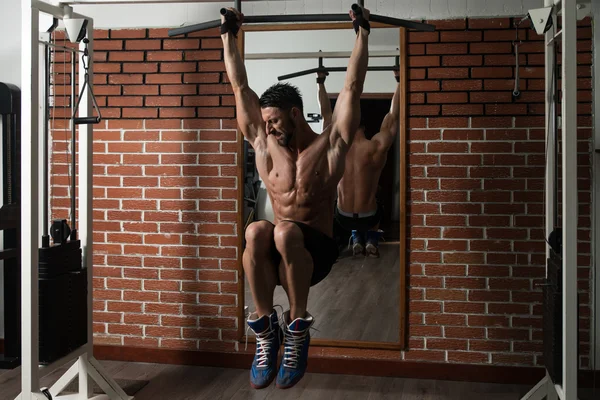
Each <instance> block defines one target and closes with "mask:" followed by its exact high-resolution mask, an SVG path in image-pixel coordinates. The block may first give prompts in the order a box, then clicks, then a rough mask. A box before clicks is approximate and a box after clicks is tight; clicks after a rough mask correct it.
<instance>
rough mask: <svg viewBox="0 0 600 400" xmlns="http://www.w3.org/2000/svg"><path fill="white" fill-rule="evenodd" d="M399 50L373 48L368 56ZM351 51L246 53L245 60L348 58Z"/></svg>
mask: <svg viewBox="0 0 600 400" xmlns="http://www.w3.org/2000/svg"><path fill="white" fill-rule="evenodd" d="M399 51H400V50H399V49H396V50H373V51H369V58H373V57H398V52H399ZM351 55H352V52H351V51H313V52H304V53H247V54H246V55H245V56H244V59H245V60H288V59H301V58H349V57H350V56H351Z"/></svg>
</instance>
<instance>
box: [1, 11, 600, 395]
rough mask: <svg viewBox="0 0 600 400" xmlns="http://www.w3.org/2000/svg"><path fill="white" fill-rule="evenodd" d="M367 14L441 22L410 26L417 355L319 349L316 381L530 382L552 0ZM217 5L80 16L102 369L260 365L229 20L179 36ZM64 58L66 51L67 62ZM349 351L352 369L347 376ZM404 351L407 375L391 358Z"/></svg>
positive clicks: (585, 74)
mask: <svg viewBox="0 0 600 400" xmlns="http://www.w3.org/2000/svg"><path fill="white" fill-rule="evenodd" d="M351 3H352V2H348V1H335V2H329V1H310V0H304V1H281V2H276V1H264V2H248V3H244V7H245V9H244V10H243V11H244V13H247V14H249V15H253V14H261V15H262V14H295V13H328V12H336V13H339V12H345V10H347V9H348V8H349V5H350V4H351ZM369 3H370V2H369V1H367V2H366V7H367V8H370V9H371V12H372V13H377V14H382V15H390V16H395V17H398V18H406V19H415V20H422V21H425V22H430V23H432V24H434V25H435V26H436V31H435V32H414V31H408V33H407V44H408V46H407V54H408V57H407V59H408V68H409V69H408V74H409V75H408V87H407V92H408V94H407V99H408V102H409V105H408V116H409V118H408V121H407V124H408V125H407V127H408V129H407V137H406V140H407V154H408V158H407V213H408V214H407V229H408V231H407V236H408V238H409V240H408V242H407V257H408V259H407V260H408V264H407V265H408V268H407V274H408V278H407V279H408V281H407V284H408V286H407V293H408V299H407V311H408V313H407V323H406V329H407V331H406V337H407V343H406V344H407V345H406V349H405V350H403V351H399V350H386V349H373V348H361V346H354V347H352V346H345V347H315V348H312V349H311V356H314V357H315V358H314V360H313V361H312V368H313V370H312V371H313V372H332V371H336V370H337V371H336V372H341V373H344V372H347V373H358V374H363V375H370V374H375V375H377V374H381V375H387V376H389V375H398V376H409V377H411V378H434V379H443V378H446V379H451V380H462V381H473V382H498V383H518V384H527V385H529V384H534V383H536V382H537V381H538V380H539V379H540V378H541V377H542V376H543V369H541V368H536V367H540V366H542V365H543V361H544V360H543V359H542V319H541V315H542V304H541V302H542V289H541V286H540V285H541V284H542V283H543V278H544V276H545V239H544V162H545V146H544V139H545V137H544V124H545V119H544V112H545V110H544V42H543V37H542V36H539V35H537V34H536V33H535V32H534V31H533V30H532V29H530V25H529V22H528V21H525V22H523V23H521V24H520V25H519V29H518V30H515V25H516V23H518V22H519V21H520V20H521V18H522V17H523V16H524V15H526V13H527V10H528V9H530V8H535V7H538V6H539V7H541V6H543V2H542V1H525V0H524V1H516V0H514V1H505V2H492V1H481V2H480V3H481V4H474V3H476V2H451V1H443V0H439V1H434V0H432V1H425V2H422V1H406V2H404V1H378V2H374V3H375V4H369ZM455 3H461V5H458V4H455ZM463 3H464V4H463ZM477 3H479V2H477ZM501 3H502V4H504V6H503V5H501ZM449 5H452V6H455V5H456V7H450V6H449ZM223 6H230V4H229V3H205V4H185V5H174V4H169V5H160V4H150V5H144V6H139V5H114V6H111V7H107V6H105V5H103V6H75V7H74V8H75V10H76V11H78V12H81V13H82V14H84V15H89V16H91V17H93V18H94V19H95V25H96V30H95V31H94V40H95V42H94V49H95V54H94V62H95V70H94V93H95V95H96V96H97V100H98V104H99V106H100V107H101V109H102V115H103V117H104V118H105V121H103V122H102V123H101V124H99V125H96V126H95V133H94V248H95V253H94V345H95V355H96V356H97V357H98V358H99V359H100V360H122V361H144V362H156V363H170V364H197V365H216V366H221V367H231V368H234V367H237V368H245V367H246V364H248V365H249V360H251V354H253V348H252V347H251V346H248V349H247V350H246V349H245V348H244V347H245V346H244V342H243V341H240V330H242V329H245V326H244V321H243V320H240V319H238V306H239V304H240V297H239V295H240V285H242V286H243V279H240V276H241V275H240V274H239V273H238V268H239V263H238V257H239V253H238V252H239V249H238V247H237V246H238V239H237V234H236V232H237V231H238V228H239V227H238V226H237V221H238V211H239V209H240V204H239V202H238V197H239V196H238V194H239V193H238V190H239V188H240V182H238V181H237V173H238V167H239V165H240V163H241V159H240V154H239V153H238V148H239V146H238V142H237V136H236V127H237V125H236V121H235V112H236V110H235V104H234V98H233V94H232V90H231V87H230V85H229V84H228V81H227V76H226V73H225V68H224V64H223V50H222V42H221V39H220V37H219V35H218V31H217V30H216V29H211V30H208V31H203V32H197V33H192V34H188V35H186V37H173V38H170V37H168V30H169V28H172V27H176V26H180V25H183V24H190V23H196V22H200V21H204V20H210V19H216V18H217V17H216V16H217V15H218V10H219V9H220V8H221V7H223ZM19 7H20V5H19V2H18V1H17V0H4V1H3V4H2V15H3V16H5V17H4V18H3V23H2V24H1V25H0V33H1V34H2V37H3V38H4V39H3V40H2V45H1V46H0V50H1V53H0V81H1V82H6V83H14V84H16V85H19V77H20V72H19V65H20V62H19V54H20V41H19V34H18V33H19V32H20V17H19V15H20V10H19ZM140 10H143V12H144V13H145V14H142V13H141V12H140ZM515 35H518V39H519V41H522V43H521V44H520V46H519V65H520V69H519V75H520V77H519V80H520V89H521V95H520V97H519V98H514V97H513V95H512V91H513V88H514V82H515V62H516V60H515V55H514V47H513V41H514V40H515ZM592 38H593V21H592V19H591V18H590V17H587V18H584V19H582V20H581V21H579V22H578V30H577V64H578V73H577V75H578V79H577V82H572V84H576V85H577V89H578V92H577V100H578V105H577V114H578V131H577V135H578V189H579V192H578V196H579V221H578V249H579V257H578V288H579V295H580V298H579V300H580V305H579V313H580V314H579V323H580V325H579V334H580V335H579V339H580V346H579V351H580V354H579V366H580V368H581V370H582V371H588V372H590V373H589V374H588V375H586V376H587V377H588V378H590V377H591V380H593V378H594V374H592V373H591V372H592V371H593V370H594V367H593V366H594V365H595V369H596V370H598V362H600V357H599V355H600V352H599V347H600V346H599V345H600V338H599V336H600V335H598V334H597V332H595V329H594V325H595V324H596V318H597V317H596V316H597V315H598V313H597V307H595V306H594V301H595V297H594V293H593V290H592V288H593V287H594V284H595V280H594V279H595V277H596V275H597V274H598V272H596V273H594V268H596V271H598V269H597V268H598V261H597V259H595V258H594V257H593V254H594V249H595V247H597V243H595V242H597V241H598V239H597V232H594V229H593V227H594V218H595V215H594V213H593V211H594V210H595V209H597V207H598V206H597V204H596V203H595V199H596V198H597V195H598V194H597V193H594V192H593V188H594V174H593V168H594V165H595V163H597V162H598V160H597V157H598V153H596V154H594V150H593V149H594V130H593V128H594V119H593V114H592V109H593V101H594V96H593V94H594V91H593V82H594V80H593V77H592V67H593V62H594V60H595V56H594V46H593V41H592ZM62 40H63V36H61V33H58V34H57V41H58V42H60V41H62ZM301 40H302V39H301V38H298V41H301ZM294 45H295V43H293V42H292V43H289V46H290V47H293V46H294ZM263 51H264V52H276V51H277V48H272V47H270V46H267V47H265V49H264V50H263ZM63 61H66V62H67V63H68V62H69V61H70V59H69V58H66V59H64V60H63V59H60V58H57V59H55V65H56V66H59V67H60V64H62V62H63ZM297 69H301V68H297ZM67 83H68V82H67ZM390 86H391V84H390ZM60 90H61V89H60V85H57V86H56V92H55V93H56V95H57V96H58V95H59V94H61V93H60V92H59V91H60ZM66 90H67V93H65V95H67V96H68V94H69V93H68V91H69V90H70V89H69V88H67V89H66ZM58 97H60V96H58ZM58 97H57V98H58ZM307 112H318V110H314V111H312V110H309V111H307ZM63 128H65V127H64V126H61V125H60V124H56V126H55V127H54V129H53V132H52V134H53V146H52V149H53V153H52V174H53V175H54V177H55V178H54V179H53V181H52V185H51V190H52V199H51V200H52V210H53V213H54V214H53V217H54V218H57V217H66V216H67V214H68V207H69V201H68V197H67V196H68V164H67V161H68V160H67V159H66V158H65V157H64V153H65V150H66V148H67V144H66V140H69V132H65V131H64V130H63ZM595 158H596V159H595ZM596 179H597V178H596ZM595 235H596V239H594V241H593V238H594V236H595ZM0 265H1V261H0ZM594 265H595V266H594ZM0 279H2V274H0ZM2 286H3V285H2V284H0V291H1V290H2ZM368 289H372V290H377V288H368ZM0 304H2V295H1V293H0ZM1 313H2V308H1V307H0V314H1ZM390 318H396V316H390ZM2 323H3V318H2V317H0V324H2ZM0 328H2V325H0ZM1 335H2V331H1V330H0V338H1V337H2V336H1ZM343 359H347V360H348V359H349V360H355V361H356V360H358V361H357V364H352V362H348V363H346V367H344V365H343V364H344V363H345V361H339V360H343ZM398 360H401V361H405V362H406V364H405V365H407V367H401V366H396V365H395V364H386V363H385V362H386V361H389V362H395V361H398ZM594 361H595V362H594ZM359 363H362V365H364V366H373V367H374V368H375V370H371V371H365V368H367V367H364V368H361V367H360V366H358V364H359ZM309 364H311V363H309ZM414 366H425V367H418V368H414ZM310 368H311V366H309V371H310ZM345 368H347V370H345ZM398 368H400V369H401V370H402V372H398V371H399V370H398ZM394 371H396V372H394ZM595 377H596V380H597V379H598V375H597V373H596V374H595ZM596 393H598V392H596ZM507 398H509V397H507ZM514 398H518V397H517V395H516V394H515V397H514Z"/></svg>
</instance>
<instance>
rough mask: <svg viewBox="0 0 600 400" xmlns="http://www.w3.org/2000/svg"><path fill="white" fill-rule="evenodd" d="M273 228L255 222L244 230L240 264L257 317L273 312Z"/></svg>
mask: <svg viewBox="0 0 600 400" xmlns="http://www.w3.org/2000/svg"><path fill="white" fill-rule="evenodd" d="M273 234H274V226H273V224H271V223H270V222H268V221H256V222H253V223H251V224H250V225H249V226H248V228H246V249H245V250H244V256H243V259H242V264H243V266H244V273H245V274H246V278H247V279H248V284H249V285H250V290H251V291H252V299H253V300H254V306H255V307H256V313H257V314H258V317H262V316H264V315H270V314H271V312H272V311H273V292H274V291H275V286H276V285H277V267H278V264H279V258H278V257H277V258H275V259H274V254H276V250H275V248H274V241H273Z"/></svg>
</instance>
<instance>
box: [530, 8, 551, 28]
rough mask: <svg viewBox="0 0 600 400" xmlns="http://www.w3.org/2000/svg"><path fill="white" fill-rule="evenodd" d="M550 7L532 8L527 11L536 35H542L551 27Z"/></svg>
mask: <svg viewBox="0 0 600 400" xmlns="http://www.w3.org/2000/svg"><path fill="white" fill-rule="evenodd" d="M551 15H552V7H544V8H534V9H532V10H529V18H530V19H531V23H532V24H533V28H534V29H535V32H536V33H537V34H538V35H543V34H544V33H546V31H547V30H548V29H550V27H551V26H552V18H550V17H551Z"/></svg>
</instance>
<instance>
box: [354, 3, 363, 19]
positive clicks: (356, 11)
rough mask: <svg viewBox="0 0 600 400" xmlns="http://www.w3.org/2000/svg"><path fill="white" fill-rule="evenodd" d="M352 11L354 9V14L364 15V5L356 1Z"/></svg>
mask: <svg viewBox="0 0 600 400" xmlns="http://www.w3.org/2000/svg"><path fill="white" fill-rule="evenodd" d="M352 11H354V15H356V16H357V17H358V16H359V15H362V7H361V6H359V5H358V4H356V3H354V4H352Z"/></svg>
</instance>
